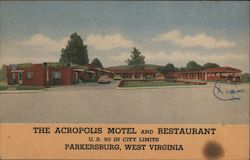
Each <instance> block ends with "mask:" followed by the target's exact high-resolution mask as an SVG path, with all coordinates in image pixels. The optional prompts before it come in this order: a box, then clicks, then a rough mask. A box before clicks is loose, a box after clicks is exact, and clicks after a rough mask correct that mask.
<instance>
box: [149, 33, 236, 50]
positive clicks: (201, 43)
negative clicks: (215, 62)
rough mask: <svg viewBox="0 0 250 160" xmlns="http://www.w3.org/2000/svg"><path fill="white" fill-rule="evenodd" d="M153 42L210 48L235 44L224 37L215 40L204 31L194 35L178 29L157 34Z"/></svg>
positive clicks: (229, 46)
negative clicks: (185, 33)
mask: <svg viewBox="0 0 250 160" xmlns="http://www.w3.org/2000/svg"><path fill="white" fill-rule="evenodd" d="M152 40H153V41H155V42H163V41H170V42H171V43H172V44H174V45H176V46H179V47H203V48H206V49H211V48H231V47H234V46H235V45H236V43H235V42H230V41H228V40H225V39H221V40H216V39H215V38H214V37H212V36H209V35H207V34H205V33H197V34H195V35H182V34H181V32H180V31H178V30H173V31H170V32H167V33H164V34H161V35H159V36H157V37H156V38H153V39H152Z"/></svg>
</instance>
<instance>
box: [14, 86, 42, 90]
mask: <svg viewBox="0 0 250 160" xmlns="http://www.w3.org/2000/svg"><path fill="white" fill-rule="evenodd" d="M41 89H44V86H17V87H16V90H41Z"/></svg>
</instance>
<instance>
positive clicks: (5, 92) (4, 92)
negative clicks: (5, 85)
mask: <svg viewBox="0 0 250 160" xmlns="http://www.w3.org/2000/svg"><path fill="white" fill-rule="evenodd" d="M43 91H45V90H28V91H27V90H26V91H16V90H15V91H0V94H15V93H38V92H43Z"/></svg>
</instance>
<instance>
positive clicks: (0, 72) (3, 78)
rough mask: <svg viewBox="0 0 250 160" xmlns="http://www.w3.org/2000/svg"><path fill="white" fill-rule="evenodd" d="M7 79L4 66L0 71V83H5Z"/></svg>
mask: <svg viewBox="0 0 250 160" xmlns="http://www.w3.org/2000/svg"><path fill="white" fill-rule="evenodd" d="M6 79H7V66H6V65H5V64H4V65H2V68H1V69H0V81H6Z"/></svg>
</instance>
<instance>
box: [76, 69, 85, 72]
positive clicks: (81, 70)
mask: <svg viewBox="0 0 250 160" xmlns="http://www.w3.org/2000/svg"><path fill="white" fill-rule="evenodd" d="M73 71H80V72H85V71H86V70H85V69H73Z"/></svg>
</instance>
